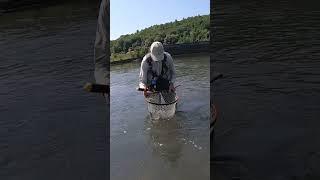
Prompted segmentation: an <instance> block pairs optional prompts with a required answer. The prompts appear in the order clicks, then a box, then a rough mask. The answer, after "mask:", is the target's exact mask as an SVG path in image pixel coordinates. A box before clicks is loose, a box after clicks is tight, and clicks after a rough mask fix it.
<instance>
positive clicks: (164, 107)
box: [146, 92, 178, 119]
mask: <svg viewBox="0 0 320 180" xmlns="http://www.w3.org/2000/svg"><path fill="white" fill-rule="evenodd" d="M177 101H178V97H177V95H176V93H172V92H161V93H152V94H151V95H150V96H149V97H147V98H146V102H147V108H148V111H149V113H150V116H151V118H152V119H170V118H172V117H173V116H174V114H175V112H176V105H177Z"/></svg>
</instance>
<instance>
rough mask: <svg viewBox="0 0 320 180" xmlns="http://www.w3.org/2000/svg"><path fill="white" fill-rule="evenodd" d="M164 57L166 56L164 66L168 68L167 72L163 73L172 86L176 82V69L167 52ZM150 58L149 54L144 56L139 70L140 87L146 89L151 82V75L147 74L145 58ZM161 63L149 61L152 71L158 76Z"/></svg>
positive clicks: (147, 65) (147, 67)
mask: <svg viewBox="0 0 320 180" xmlns="http://www.w3.org/2000/svg"><path fill="white" fill-rule="evenodd" d="M165 55H166V56H167V59H166V65H167V67H168V71H166V72H165V76H166V77H168V80H169V81H170V82H171V83H172V84H174V83H175V80H176V69H175V67H174V63H173V58H172V57H171V55H170V54H169V53H168V52H165ZM148 57H150V55H149V54H147V55H145V56H144V57H143V59H142V62H141V68H140V76H139V80H140V82H139V83H140V84H139V86H140V87H148V86H149V85H150V83H151V80H152V73H149V69H150V67H149V63H148V61H147V58H148ZM162 63H163V62H162V61H153V60H152V61H151V64H152V71H153V72H155V73H156V74H157V75H158V76H159V75H161V70H162Z"/></svg>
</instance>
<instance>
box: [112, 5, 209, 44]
mask: <svg viewBox="0 0 320 180" xmlns="http://www.w3.org/2000/svg"><path fill="white" fill-rule="evenodd" d="M110 13H111V14H110V16H111V17H110V21H111V22H110V30H111V32H110V39H111V40H114V39H117V38H118V37H120V35H124V34H128V33H134V32H136V30H141V29H144V28H147V27H149V26H152V25H155V24H162V23H166V22H170V21H174V20H176V19H177V20H181V19H182V18H185V17H190V16H195V15H204V14H209V13H210V0H110Z"/></svg>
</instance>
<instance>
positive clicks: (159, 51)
mask: <svg viewBox="0 0 320 180" xmlns="http://www.w3.org/2000/svg"><path fill="white" fill-rule="evenodd" d="M150 52H151V57H152V59H153V60H154V61H162V60H163V59H164V48H163V45H162V43H161V42H157V41H156V42H153V43H152V45H151V47H150Z"/></svg>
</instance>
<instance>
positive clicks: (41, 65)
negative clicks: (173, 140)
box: [0, 3, 108, 180]
mask: <svg viewBox="0 0 320 180" xmlns="http://www.w3.org/2000/svg"><path fill="white" fill-rule="evenodd" d="M91 6H92V7H91ZM91 6H90V5H87V4H79V3H78V4H71V5H70V4H65V5H61V6H60V5H59V6H53V7H49V8H42V9H38V10H36V9H33V10H27V11H23V12H16V13H9V14H5V15H2V16H0V22H1V23H0V59H1V64H0V84H1V88H0V179H1V180H5V179H17V180H19V179H24V180H29V179H30V180H35V179H48V180H50V179H54V180H56V179H105V178H106V177H107V172H108V168H107V163H106V162H107V161H106V159H107V156H108V151H107V146H106V142H107V139H106V133H107V131H106V130H107V117H108V116H107V111H106V105H105V101H104V99H103V97H102V96H101V95H95V94H89V93H86V92H85V91H84V90H83V89H82V86H83V85H84V83H85V82H86V81H90V80H92V77H93V73H92V72H93V43H94V39H95V30H96V14H97V10H96V9H95V8H96V7H95V5H91Z"/></svg>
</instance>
